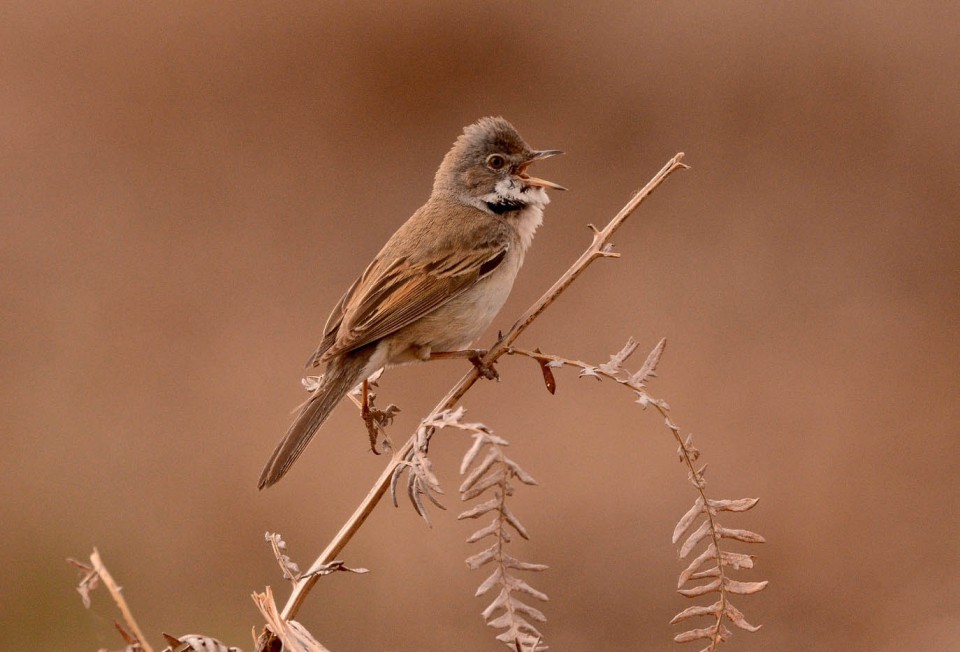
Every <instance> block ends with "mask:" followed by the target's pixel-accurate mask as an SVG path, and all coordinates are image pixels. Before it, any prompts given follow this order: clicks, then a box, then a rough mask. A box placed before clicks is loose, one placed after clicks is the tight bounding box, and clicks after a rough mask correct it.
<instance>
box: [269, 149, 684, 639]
mask: <svg viewBox="0 0 960 652" xmlns="http://www.w3.org/2000/svg"><path fill="white" fill-rule="evenodd" d="M682 159H683V153H682V152H681V153H678V154H677V155H676V156H674V157H673V158H672V159H670V160H669V161H668V162H667V164H666V165H664V166H663V168H662V169H661V170H660V171H659V172H657V174H656V175H655V176H654V177H653V178H652V179H651V180H650V181H649V182H648V183H647V184H646V185H645V186H644V187H643V188H641V189H640V190H639V191H637V193H636V194H635V195H634V196H633V197H632V198H631V199H630V201H629V202H627V204H626V205H625V206H624V207H623V208H622V209H621V210H620V212H619V213H617V215H616V216H615V217H614V218H613V219H612V220H610V222H609V224H607V225H606V226H605V227H604V228H603V229H602V230H598V229H597V228H596V227H595V226H593V225H592V224H591V225H589V226H590V229H591V230H592V231H593V242H591V243H590V246H588V247H587V249H586V250H585V251H584V252H583V253H582V254H581V255H580V257H579V258H578V259H577V260H576V262H574V263H573V265H571V266H570V268H569V269H568V270H567V271H566V272H565V273H564V274H563V276H561V277H560V278H559V279H558V280H557V282H556V283H554V284H553V286H552V287H551V288H550V289H549V290H547V291H546V292H545V293H544V294H543V296H541V297H540V299H538V300H537V301H536V303H534V304H533V305H532V306H531V307H530V308H529V309H528V310H527V311H526V312H525V313H524V314H523V315H522V316H521V317H520V319H519V320H517V322H516V323H515V324H514V325H513V326H512V327H511V328H510V330H509V331H507V333H506V334H505V335H504V336H503V337H502V338H500V340H499V341H498V342H497V343H496V344H495V345H494V346H493V347H492V348H491V349H490V350H489V351H488V352H487V355H486V356H484V358H483V361H482V362H483V365H484V366H487V367H489V366H492V365H493V364H494V363H495V362H496V361H497V360H498V359H499V358H500V357H501V356H502V355H504V354H505V353H507V351H508V349H509V348H510V345H511V344H512V343H513V342H514V341H516V339H517V338H518V337H519V336H520V334H521V333H522V332H523V331H524V330H526V328H527V327H528V326H529V325H530V324H531V323H532V322H533V320H535V319H536V318H537V317H538V316H539V315H540V314H541V313H542V312H543V311H544V310H546V309H547V307H548V306H550V304H552V303H553V302H554V301H555V300H556V299H557V297H558V296H560V294H561V293H562V292H563V291H564V290H566V289H567V287H569V286H570V284H571V283H573V281H575V280H576V279H577V277H579V276H580V274H582V273H583V272H584V270H585V269H586V268H587V267H588V266H589V265H590V263H592V262H593V261H594V260H596V259H597V258H615V257H617V256H618V255H619V254H616V253H613V252H612V251H611V245H610V237H611V236H612V235H613V234H614V232H616V230H617V229H619V228H620V226H621V225H622V224H623V222H624V221H625V220H626V219H627V218H628V217H629V216H630V215H631V214H632V213H633V212H634V211H635V210H636V209H637V207H638V206H639V205H640V204H641V203H642V202H643V200H644V199H646V198H647V197H648V196H649V195H650V194H651V193H652V192H653V191H654V190H655V189H656V188H657V187H658V186H660V184H661V183H663V181H664V180H665V179H666V178H667V177H668V176H670V175H671V174H672V173H673V172H676V171H677V170H680V169H686V168H687V167H688V166H687V165H686V164H684V163H683V162H682ZM479 377H480V374H479V372H478V370H477V369H476V368H472V369H471V370H470V371H469V372H467V374H466V375H465V376H463V378H461V379H460V380H459V381H458V382H457V383H456V384H455V385H454V386H453V387H452V388H451V389H450V391H449V392H447V395H446V396H444V397H443V398H442V399H441V400H440V402H439V403H437V406H436V407H435V408H434V409H433V411H432V412H431V413H430V415H429V416H428V417H427V419H428V420H429V419H430V418H431V417H433V416H435V415H437V414H439V413H440V412H443V411H444V410H448V409H451V408H453V407H454V405H456V403H457V402H458V401H459V400H460V398H461V397H462V396H463V395H464V394H465V393H466V392H467V391H468V390H469V389H470V388H471V387H472V386H473V384H474V383H475V382H476V381H477V380H478V379H479ZM415 442H416V435H414V436H411V437H410V438H409V439H408V440H407V441H406V443H404V444H403V446H401V447H400V448H399V449H396V450H395V451H394V453H393V456H392V457H391V458H390V461H389V463H388V464H387V466H386V468H384V470H383V472H382V473H381V474H380V476H379V477H378V478H377V480H376V482H375V483H374V484H373V486H372V487H371V489H370V491H369V492H368V493H367V496H366V497H365V498H364V499H363V501H361V503H360V505H359V506H358V507H357V509H356V510H355V511H354V512H353V514H351V515H350V518H348V519H347V521H346V523H344V525H343V527H341V528H340V531H339V532H338V533H337V534H336V536H334V538H333V539H332V540H331V541H330V543H329V544H328V545H327V547H326V548H325V549H324V551H323V552H322V553H321V554H320V556H319V557H318V558H317V560H316V561H314V563H313V565H312V566H311V567H310V569H308V570H307V572H306V573H305V574H304V575H305V577H304V578H303V579H301V580H299V581H297V583H296V584H295V585H294V588H293V592H292V593H291V594H290V597H289V599H288V600H287V603H286V605H284V607H283V611H282V612H281V617H282V618H283V619H284V620H290V619H292V618H293V617H294V616H295V615H296V613H297V611H298V610H299V609H300V607H301V605H302V604H303V601H304V599H305V598H306V597H307V594H308V593H309V592H310V590H311V589H312V588H313V585H314V584H316V582H317V579H318V576H317V575H314V574H313V571H314V570H315V569H318V568H321V567H323V566H324V565H325V564H327V563H329V562H330V561H332V560H334V559H336V557H337V556H338V555H339V554H340V551H341V550H343V548H344V546H346V545H347V543H348V542H349V541H350V539H351V538H352V537H353V535H354V534H355V533H356V532H357V530H358V529H359V528H360V527H361V526H362V525H363V523H364V521H366V519H367V517H368V516H369V515H370V513H371V512H372V511H373V509H374V507H376V505H377V503H379V502H380V499H381V498H382V497H383V495H384V493H386V491H387V489H388V487H389V486H390V481H391V478H392V477H393V474H394V472H395V471H396V470H397V467H399V466H400V465H401V464H404V463H405V458H406V456H407V454H408V453H409V452H410V451H411V450H412V449H413V447H414V445H415ZM261 638H263V637H261ZM260 649H263V648H262V647H261V648H260Z"/></svg>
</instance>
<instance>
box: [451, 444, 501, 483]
mask: <svg viewBox="0 0 960 652" xmlns="http://www.w3.org/2000/svg"><path fill="white" fill-rule="evenodd" d="M499 459H500V451H499V450H497V449H496V448H492V449H491V450H490V452H489V453H487V456H486V457H485V458H483V461H482V462H480V464H478V465H477V466H475V467H473V470H472V471H471V472H470V475H468V476H467V477H466V478H464V480H463V482H462V483H461V484H460V493H463V492H464V491H466V490H467V489H469V488H470V487H472V486H473V484H474V483H475V482H476V481H477V480H479V479H480V477H481V476H482V475H483V474H484V473H486V472H487V471H488V470H489V469H490V467H491V466H493V463H494V462H496V461H497V460H499Z"/></svg>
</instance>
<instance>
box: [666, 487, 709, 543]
mask: <svg viewBox="0 0 960 652" xmlns="http://www.w3.org/2000/svg"><path fill="white" fill-rule="evenodd" d="M702 512H703V497H701V496H697V499H696V500H695V501H694V503H693V507H691V508H690V509H689V510H687V513H686V514H684V515H683V516H682V517H681V518H680V520H679V521H678V522H677V527H675V528H674V529H673V543H676V542H677V541H679V540H680V537H682V536H683V535H684V534H685V533H686V531H687V530H689V529H690V526H691V525H693V522H694V520H696V518H697V516H699V515H700V514H701V513H702Z"/></svg>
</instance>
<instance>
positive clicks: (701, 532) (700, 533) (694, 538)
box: [680, 520, 710, 559]
mask: <svg viewBox="0 0 960 652" xmlns="http://www.w3.org/2000/svg"><path fill="white" fill-rule="evenodd" d="M708 534H710V521H706V520H705V521H704V522H703V523H701V524H700V527H698V528H697V529H696V530H695V531H694V533H693V534H691V535H690V536H689V537H687V540H686V541H684V542H683V546H681V548H680V559H684V558H686V556H687V555H689V554H690V551H692V550H693V549H694V548H695V547H696V546H697V544H698V543H700V542H701V541H703V539H704V538H705V537H706V536H707V535H708Z"/></svg>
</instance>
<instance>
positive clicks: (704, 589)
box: [677, 578, 720, 598]
mask: <svg viewBox="0 0 960 652" xmlns="http://www.w3.org/2000/svg"><path fill="white" fill-rule="evenodd" d="M719 590H720V579H719V578H718V579H715V580H713V581H712V582H707V583H706V584H701V585H700V586H695V587H693V588H692V589H677V593H679V594H680V595H685V596H687V597H688V598H695V597H697V596H698V595H706V594H707V593H713V592H714V591H719Z"/></svg>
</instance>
